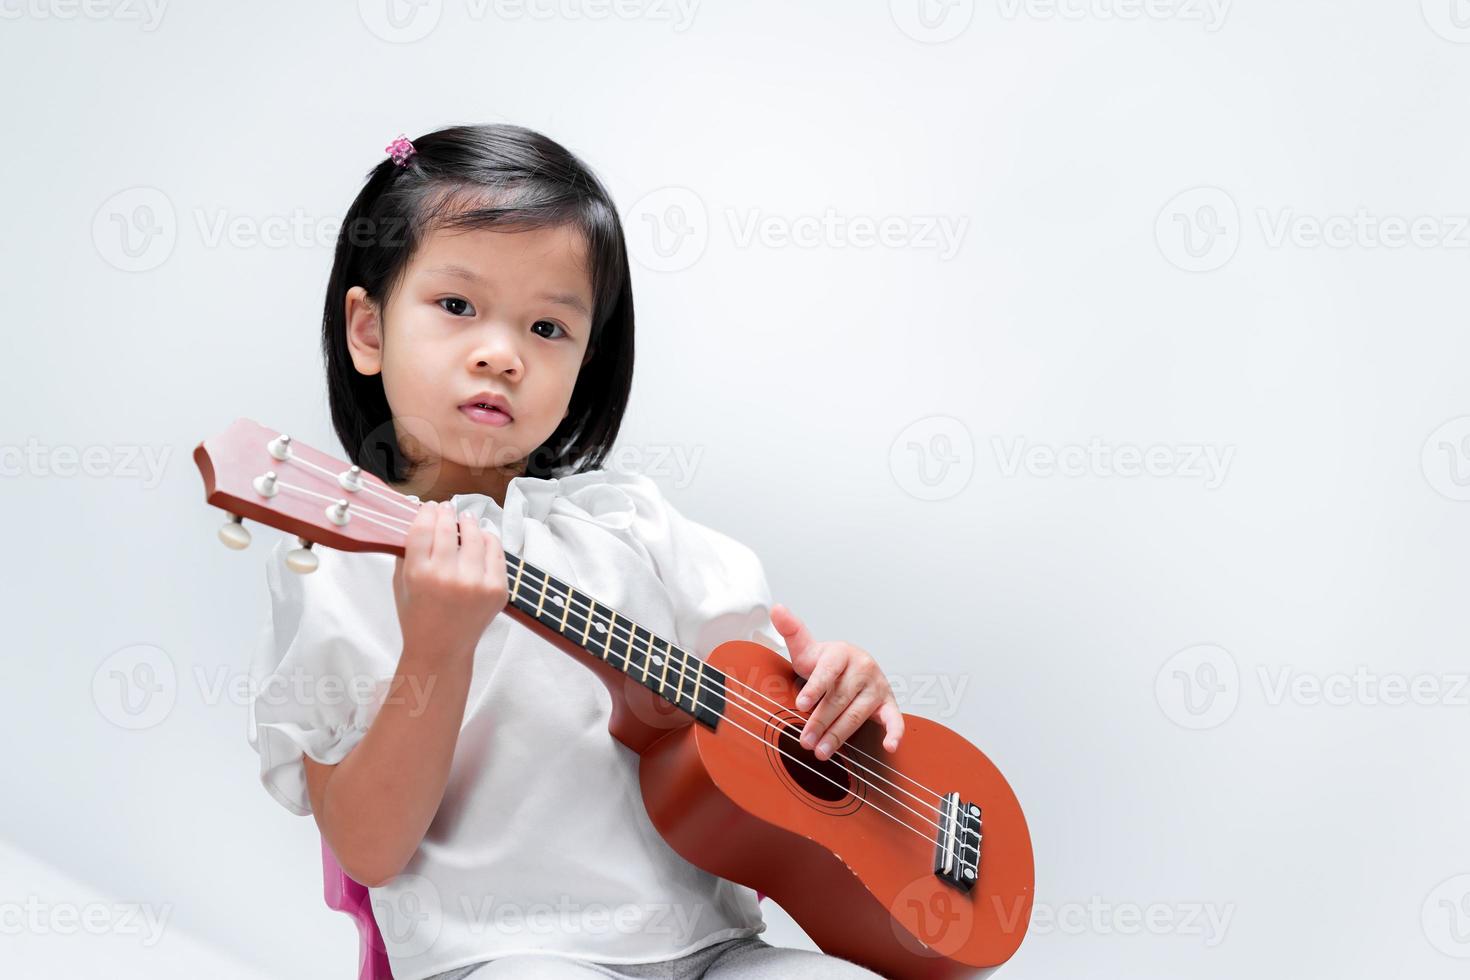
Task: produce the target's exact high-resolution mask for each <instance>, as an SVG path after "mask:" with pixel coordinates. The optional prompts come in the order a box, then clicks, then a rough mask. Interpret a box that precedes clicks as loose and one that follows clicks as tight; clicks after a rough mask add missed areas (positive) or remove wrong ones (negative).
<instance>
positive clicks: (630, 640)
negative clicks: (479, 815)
mask: <svg viewBox="0 0 1470 980" xmlns="http://www.w3.org/2000/svg"><path fill="white" fill-rule="evenodd" d="M277 486H278V487H284V488H286V489H289V490H294V491H296V492H298V493H301V494H304V495H307V496H312V497H316V498H318V499H321V500H331V499H333V498H331V497H328V496H327V495H325V494H321V493H318V492H316V491H313V490H309V489H307V488H305V487H298V486H296V485H294V484H289V483H282V482H280V481H277ZM354 513H355V514H356V515H358V516H360V517H363V518H364V519H365V520H368V521H369V522H370V523H373V524H376V525H378V526H379V527H382V528H384V529H385V530H389V531H393V532H397V533H402V529H401V528H397V527H394V526H392V525H390V524H386V523H384V522H383V521H379V520H375V519H374V516H377V517H382V518H385V519H386V520H388V521H397V520H401V518H396V517H393V516H392V515H388V514H381V513H379V512H377V511H368V510H364V509H358V510H356V511H354ZM517 561H519V562H520V565H521V570H520V572H519V577H520V578H524V576H525V570H527V569H529V570H530V571H532V572H535V573H538V574H540V575H541V576H542V577H543V581H542V583H541V589H542V594H543V596H544V594H545V588H546V585H547V584H549V583H550V582H551V576H550V575H549V574H548V573H547V572H545V571H543V570H542V569H540V568H538V567H537V566H535V565H532V564H531V563H529V562H527V561H525V560H524V559H520V558H517ZM554 594H555V595H557V596H558V597H560V598H562V600H563V601H564V602H566V603H567V606H568V610H569V611H570V610H576V611H577V613H578V615H579V616H580V617H581V618H582V619H583V621H584V622H585V623H588V624H590V623H591V616H589V615H588V613H589V612H590V611H591V609H590V607H584V606H582V604H581V603H580V602H579V601H578V600H577V599H576V597H575V596H566V597H561V596H560V594H559V593H554ZM609 609H611V607H609ZM598 625H599V626H601V625H602V624H598ZM605 628H607V627H605ZM610 632H611V634H612V636H615V637H619V638H620V639H624V640H626V641H627V642H626V643H625V645H626V646H627V647H628V648H629V653H628V654H625V655H623V658H622V659H623V661H624V665H625V667H630V666H631V651H632V649H633V647H634V644H635V643H637V641H638V636H637V634H636V632H634V631H632V630H628V631H626V632H625V631H623V630H622V629H621V627H620V626H619V625H618V623H617V622H616V618H614V620H613V622H612V623H611V626H610ZM650 637H651V639H657V638H658V637H653V635H652V634H650ZM651 639H650V641H649V643H648V644H646V645H645V648H644V653H645V654H652V653H653V649H652V646H651ZM664 642H665V644H666V645H669V646H671V645H670V644H668V641H667V640H665V641H664ZM680 653H681V654H684V651H682V650H681V651H680ZM684 657H685V659H686V660H687V658H688V655H687V654H684ZM604 659H606V657H604ZM675 666H676V669H677V670H678V678H679V681H680V690H682V688H683V682H684V681H685V680H687V679H688V674H687V673H686V672H685V665H683V664H676V665H675ZM694 670H695V672H696V673H698V674H700V675H701V676H702V668H700V667H697V666H696V667H695V668H694ZM665 673H666V674H667V670H666V671H665ZM726 678H727V680H733V682H734V683H735V684H738V685H739V686H741V687H745V688H746V689H747V690H750V691H752V692H754V693H756V694H760V695H761V696H762V697H763V698H765V699H766V700H767V701H770V702H771V703H772V704H774V705H776V706H777V707H778V708H781V709H783V710H788V711H789V710H791V709H787V708H785V706H783V705H781V704H780V703H779V702H776V701H774V700H773V699H771V698H770V697H769V696H767V695H765V694H764V693H763V692H760V691H758V690H756V689H755V688H753V687H750V686H749V685H746V684H744V683H742V682H740V681H738V680H734V679H732V678H729V677H728V675H726ZM738 696H739V698H740V699H741V700H743V701H745V702H747V703H748V704H749V705H750V707H747V706H746V705H742V704H738V703H734V704H733V706H734V707H738V708H740V709H741V710H742V711H744V712H745V713H746V714H748V715H750V716H751V717H752V718H754V719H756V720H758V721H764V722H766V723H770V722H772V721H774V722H775V723H776V725H777V727H778V728H779V729H781V730H782V731H786V732H794V731H796V729H795V726H792V725H790V724H788V723H787V722H786V720H785V719H784V718H781V717H779V716H777V715H775V714H774V713H772V712H770V711H768V710H766V709H764V708H762V707H761V706H760V705H758V704H756V703H755V702H754V701H752V700H751V699H750V698H748V697H746V696H745V695H743V694H739V695H738ZM697 704H699V705H700V706H703V702H702V701H698V702H697ZM756 709H759V710H756ZM762 712H764V714H763V713H762ZM731 724H734V725H735V726H736V727H737V728H740V729H741V731H745V732H746V733H747V734H750V735H752V737H755V738H757V739H759V736H756V735H755V734H754V733H752V732H749V731H748V730H746V729H745V728H744V727H743V726H741V725H739V724H737V723H736V722H734V721H733V720H731ZM760 740H761V741H764V740H763V739H760ZM777 751H781V752H782V754H783V755H787V757H788V758H791V759H792V760H793V761H796V762H799V763H800V764H801V765H803V766H804V767H805V768H807V769H811V771H812V772H817V770H815V769H812V767H810V766H807V765H806V763H805V762H803V761H802V760H800V759H797V758H796V757H795V756H791V755H789V754H788V753H786V752H784V751H782V750H780V749H779V748H778V749H777ZM865 754H866V753H865ZM829 759H830V760H832V761H833V762H834V765H836V768H837V769H838V770H839V771H841V772H843V773H845V774H847V775H849V776H852V777H853V778H854V779H856V780H857V781H858V782H860V783H864V784H865V785H872V786H873V788H874V789H875V790H877V791H878V792H879V793H882V794H883V795H884V796H886V797H888V798H889V799H891V800H893V801H894V802H895V803H897V804H898V805H899V806H901V807H903V808H904V809H906V810H908V811H909V812H910V813H913V814H914V815H915V816H917V817H919V819H920V820H924V821H926V822H927V823H929V824H930V825H931V826H933V827H934V828H935V829H936V830H938V829H941V828H940V827H939V825H938V824H937V823H934V822H933V820H932V819H931V818H929V817H926V816H925V815H924V814H922V813H920V812H919V811H917V810H915V809H914V808H913V807H911V806H908V805H907V804H906V803H904V802H903V801H902V800H900V799H898V798H897V797H895V796H894V795H893V794H892V793H889V792H887V791H886V790H884V789H883V788H882V787H879V786H877V785H874V784H872V783H870V782H869V781H866V780H864V779H863V778H862V777H861V776H858V775H857V774H856V773H854V772H852V770H850V769H847V768H845V767H843V766H841V765H837V764H836V762H835V760H836V759H841V760H842V761H844V762H849V763H851V764H852V765H854V766H856V767H857V768H859V769H862V770H863V771H865V772H867V773H869V774H870V775H872V776H874V777H876V778H877V779H878V780H881V781H882V782H884V783H886V784H888V785H889V786H892V787H893V788H894V789H896V790H897V791H898V792H900V793H903V794H904V795H906V796H908V797H909V798H910V799H913V800H915V801H917V802H918V803H919V804H920V806H924V807H930V806H933V804H930V803H928V802H926V801H925V800H922V799H920V798H919V797H918V796H916V795H914V794H913V793H911V792H909V791H908V790H907V789H905V788H904V787H902V786H899V785H898V784H897V783H894V782H893V781H892V780H890V779H887V778H885V777H884V776H882V775H881V774H879V773H876V772H874V771H873V770H871V769H869V768H868V767H867V766H864V765H863V764H862V763H860V762H857V761H856V760H854V759H851V758H850V757H849V756H847V755H846V754H844V753H843V752H842V751H841V750H840V749H839V750H838V751H837V752H834V753H833V754H832V756H831V757H829ZM889 768H891V767H889ZM894 771H896V770H894ZM818 775H822V774H821V773H818ZM900 775H904V774H902V773H900ZM822 778H827V777H826V776H823V777H822ZM904 778H906V779H908V780H909V781H910V782H913V783H914V784H915V785H917V786H920V787H921V788H923V789H926V790H928V787H925V786H923V784H922V783H919V782H918V781H917V780H914V779H913V778H912V777H910V776H907V775H905V776H904ZM828 781H829V782H832V783H833V784H834V785H838V786H839V788H843V789H845V787H841V786H840V784H838V783H837V782H836V781H835V780H832V779H828ZM928 792H930V793H931V795H934V796H935V797H936V798H940V799H941V800H942V797H940V796H939V794H937V793H934V791H933V790H928ZM936 809H938V808H937V807H936ZM900 822H902V821H900ZM910 829H912V828H910Z"/></svg>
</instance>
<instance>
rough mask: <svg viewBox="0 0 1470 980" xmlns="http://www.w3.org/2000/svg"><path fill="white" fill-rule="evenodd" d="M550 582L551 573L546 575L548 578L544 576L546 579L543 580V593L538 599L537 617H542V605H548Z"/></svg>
mask: <svg viewBox="0 0 1470 980" xmlns="http://www.w3.org/2000/svg"><path fill="white" fill-rule="evenodd" d="M549 584H551V576H550V575H548V576H546V578H544V579H542V580H541V595H540V597H539V598H538V599H537V600H536V618H537V619H540V618H541V607H542V606H544V605H546V586H547V585H549Z"/></svg>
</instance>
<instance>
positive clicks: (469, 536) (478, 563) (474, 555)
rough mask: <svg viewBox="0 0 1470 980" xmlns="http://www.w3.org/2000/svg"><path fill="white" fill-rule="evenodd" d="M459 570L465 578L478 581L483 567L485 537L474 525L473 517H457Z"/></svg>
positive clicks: (466, 515)
mask: <svg viewBox="0 0 1470 980" xmlns="http://www.w3.org/2000/svg"><path fill="white" fill-rule="evenodd" d="M459 540H460V546H459V570H460V571H461V572H462V573H463V574H464V575H465V576H467V577H473V578H476V579H478V578H479V577H480V573H481V571H482V570H483V569H484V567H485V535H483V534H481V533H480V527H479V525H478V524H476V523H475V518H474V515H472V514H469V513H464V514H460V515H459Z"/></svg>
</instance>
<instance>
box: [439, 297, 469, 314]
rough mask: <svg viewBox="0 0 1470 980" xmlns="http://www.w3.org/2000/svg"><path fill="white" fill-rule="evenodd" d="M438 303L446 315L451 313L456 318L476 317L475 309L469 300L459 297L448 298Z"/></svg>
mask: <svg viewBox="0 0 1470 980" xmlns="http://www.w3.org/2000/svg"><path fill="white" fill-rule="evenodd" d="M438 303H439V308H440V309H442V310H443V311H444V312H445V313H450V314H453V315H454V316H466V315H469V316H474V315H475V308H474V307H473V306H471V305H470V301H469V300H467V299H461V298H460V297H458V296H446V297H444V298H443V299H441V300H438Z"/></svg>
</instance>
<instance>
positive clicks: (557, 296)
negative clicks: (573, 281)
mask: <svg viewBox="0 0 1470 980" xmlns="http://www.w3.org/2000/svg"><path fill="white" fill-rule="evenodd" d="M429 271H430V272H440V273H443V274H444V275H446V276H454V277H456V278H459V279H467V280H469V281H470V282H473V283H477V284H481V285H483V284H484V282H485V280H484V278H482V277H481V276H480V275H479V274H478V273H476V272H475V271H474V270H472V269H466V268H465V267H464V266H462V265H441V266H437V267H435V268H433V269H430V270H429ZM536 298H537V299H544V300H546V301H547V302H550V303H558V304H560V305H562V306H568V307H571V308H572V309H574V310H576V311H577V312H578V313H580V314H582V315H583V316H587V317H590V316H591V315H592V312H591V311H590V310H588V309H587V304H586V303H584V302H582V297H580V296H578V295H577V294H575V293H542V294H541V295H540V296H538V297H536Z"/></svg>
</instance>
